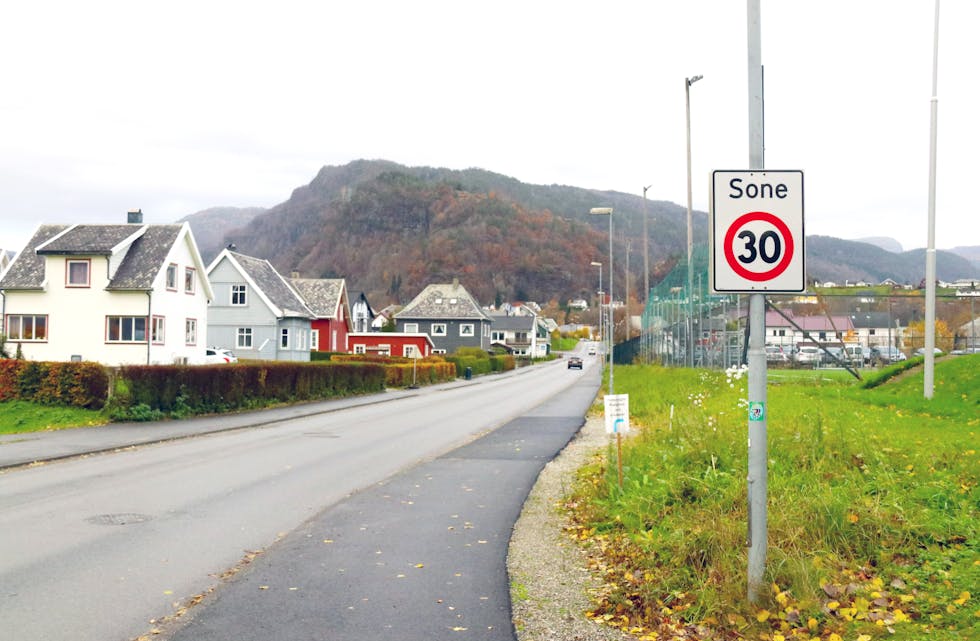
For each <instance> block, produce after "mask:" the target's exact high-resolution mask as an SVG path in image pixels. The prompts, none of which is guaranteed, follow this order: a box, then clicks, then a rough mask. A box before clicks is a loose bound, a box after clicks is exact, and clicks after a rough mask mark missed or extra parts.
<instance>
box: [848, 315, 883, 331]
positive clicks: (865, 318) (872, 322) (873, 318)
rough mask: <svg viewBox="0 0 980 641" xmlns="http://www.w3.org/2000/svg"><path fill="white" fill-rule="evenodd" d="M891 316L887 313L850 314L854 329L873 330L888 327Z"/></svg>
mask: <svg viewBox="0 0 980 641" xmlns="http://www.w3.org/2000/svg"><path fill="white" fill-rule="evenodd" d="M890 318H891V316H890V315H889V313H888V312H865V313H855V314H851V323H853V324H854V327H855V329H857V328H861V329H875V328H878V327H888V321H889V320H890Z"/></svg>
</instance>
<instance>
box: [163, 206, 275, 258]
mask: <svg viewBox="0 0 980 641" xmlns="http://www.w3.org/2000/svg"><path fill="white" fill-rule="evenodd" d="M265 211H266V210H265V208H263V207H212V208H210V209H205V210H204V211H199V212H197V213H196V214H191V215H190V216H184V217H183V218H181V219H180V220H178V221H177V222H179V223H182V222H184V221H188V222H190V224H191V231H192V232H193V233H194V239H195V240H196V241H197V246H198V248H199V249H200V250H201V257H202V258H203V259H204V263H205V264H208V263H210V262H211V261H212V260H214V258H216V257H217V255H218V254H219V253H221V249H222V248H223V247H224V238H225V234H228V233H229V232H231V231H232V230H235V229H238V228H240V227H244V226H246V225H248V224H249V223H250V222H252V219H253V218H255V217H256V216H258V215H259V214H261V213H263V212H265Z"/></svg>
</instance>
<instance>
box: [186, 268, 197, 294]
mask: <svg viewBox="0 0 980 641" xmlns="http://www.w3.org/2000/svg"><path fill="white" fill-rule="evenodd" d="M195 282H196V279H195V278H194V268H193V267H185V268H184V293H187V294H193V293H194V283H195Z"/></svg>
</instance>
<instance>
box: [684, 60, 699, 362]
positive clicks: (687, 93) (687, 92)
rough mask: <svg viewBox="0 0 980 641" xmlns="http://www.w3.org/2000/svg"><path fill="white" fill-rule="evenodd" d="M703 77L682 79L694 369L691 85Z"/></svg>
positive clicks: (690, 337) (689, 321)
mask: <svg viewBox="0 0 980 641" xmlns="http://www.w3.org/2000/svg"><path fill="white" fill-rule="evenodd" d="M701 78H704V76H691V77H690V78H684V112H685V114H686V116H687V366H688V367H694V337H693V335H692V334H693V332H692V330H693V325H694V265H693V264H692V262H691V261H692V257H693V254H694V228H693V225H692V223H691V85H693V84H694V83H695V82H697V81H698V80H700V79H701Z"/></svg>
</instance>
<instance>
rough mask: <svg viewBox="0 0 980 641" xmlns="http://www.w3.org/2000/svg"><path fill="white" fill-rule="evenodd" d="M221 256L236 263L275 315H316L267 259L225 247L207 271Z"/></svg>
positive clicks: (308, 316) (307, 316)
mask: <svg viewBox="0 0 980 641" xmlns="http://www.w3.org/2000/svg"><path fill="white" fill-rule="evenodd" d="M223 257H228V258H229V259H231V261H232V263H233V264H235V265H237V268H238V269H239V271H241V272H242V275H243V276H245V277H246V278H248V279H249V280H250V281H251V283H252V285H253V286H254V287H255V288H256V289H257V290H258V293H259V295H260V296H263V297H264V298H265V299H266V302H267V303H269V304H270V305H271V306H272V307H273V308H274V310H273V311H274V312H275V313H276V314H277V315H279V316H281V317H287V316H292V317H300V318H315V317H316V314H314V313H313V310H311V309H310V308H309V307H308V306H307V305H306V303H305V302H303V299H302V298H301V297H300V295H299V294H298V293H297V292H296V291H295V290H294V289H293V288H292V286H290V284H289V282H288V281H287V280H286V279H285V278H283V277H282V276H281V275H280V274H279V272H277V271H276V268H275V267H273V266H272V263H270V262H269V261H267V260H264V259H262V258H254V257H252V256H246V255H245V254H239V253H238V252H233V251H231V250H229V249H225V250H224V251H223V252H221V254H220V255H219V256H218V257H217V258H215V259H214V262H212V263H211V267H209V268H208V272H209V273H210V272H211V271H212V270H213V269H214V266H215V265H217V264H218V263H220V262H221V259H222V258H223Z"/></svg>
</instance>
